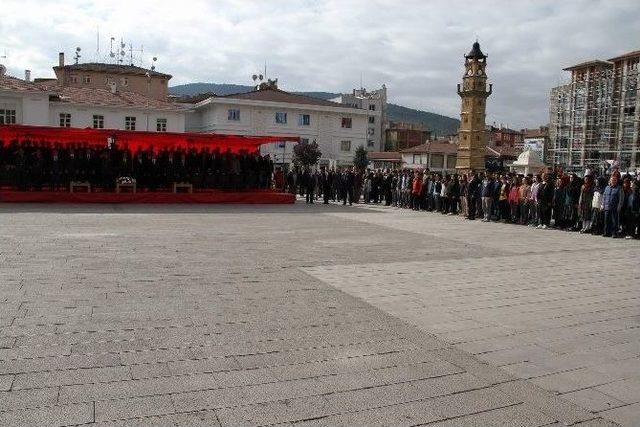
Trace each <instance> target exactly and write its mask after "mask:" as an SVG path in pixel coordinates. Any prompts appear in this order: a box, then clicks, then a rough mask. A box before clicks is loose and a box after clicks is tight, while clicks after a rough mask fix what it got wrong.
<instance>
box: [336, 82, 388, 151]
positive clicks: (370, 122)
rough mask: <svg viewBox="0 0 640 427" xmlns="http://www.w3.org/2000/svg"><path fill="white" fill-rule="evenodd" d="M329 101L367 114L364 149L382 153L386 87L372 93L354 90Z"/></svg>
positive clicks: (385, 113) (385, 125) (385, 123)
mask: <svg viewBox="0 0 640 427" xmlns="http://www.w3.org/2000/svg"><path fill="white" fill-rule="evenodd" d="M331 101H334V102H337V103H340V104H343V105H348V106H351V107H354V108H359V109H362V110H365V111H367V112H368V116H367V130H366V133H367V134H366V140H367V144H366V146H365V148H366V149H367V150H369V151H383V150H384V138H385V129H386V128H387V125H388V123H387V87H386V86H385V85H382V88H380V89H377V90H372V91H367V90H366V89H364V88H360V89H354V90H353V92H352V93H346V94H342V95H340V96H339V97H337V98H334V99H332V100H331Z"/></svg>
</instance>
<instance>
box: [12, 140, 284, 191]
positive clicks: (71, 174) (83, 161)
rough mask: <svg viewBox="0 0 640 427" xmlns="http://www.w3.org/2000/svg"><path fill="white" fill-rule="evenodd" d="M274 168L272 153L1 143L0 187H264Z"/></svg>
mask: <svg viewBox="0 0 640 427" xmlns="http://www.w3.org/2000/svg"><path fill="white" fill-rule="evenodd" d="M273 170H274V167H273V162H272V160H271V159H270V158H269V157H267V156H265V157H263V156H261V155H260V153H250V152H246V151H245V152H240V153H233V152H231V151H230V150H226V151H220V150H218V149H208V148H204V149H199V150H196V149H194V148H190V149H187V148H161V149H154V147H147V148H146V149H141V148H138V149H136V150H130V149H129V148H128V147H127V146H126V145H124V146H121V147H118V146H116V145H115V144H112V145H111V146H107V145H106V144H105V146H102V147H96V146H90V145H88V144H71V145H62V144H52V143H40V142H31V141H25V142H23V143H18V142H17V141H13V142H10V143H8V144H5V143H4V142H3V141H0V186H2V187H5V188H10V189H12V190H18V191H64V190H66V189H68V188H69V185H70V183H71V182H74V181H76V182H78V181H79V182H87V183H89V184H91V186H92V187H93V188H96V189H100V190H101V191H112V190H114V189H115V186H116V180H118V179H123V178H125V179H131V180H136V182H137V188H138V190H139V191H140V190H142V191H145V190H148V191H159V190H163V189H168V188H170V187H171V185H172V183H174V182H188V183H190V184H192V185H193V188H194V189H228V190H244V189H254V188H263V189H264V188H270V187H271V179H272V175H273Z"/></svg>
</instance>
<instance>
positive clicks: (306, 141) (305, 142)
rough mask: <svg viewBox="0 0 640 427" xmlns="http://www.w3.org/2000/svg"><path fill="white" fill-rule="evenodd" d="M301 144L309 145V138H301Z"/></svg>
mask: <svg viewBox="0 0 640 427" xmlns="http://www.w3.org/2000/svg"><path fill="white" fill-rule="evenodd" d="M300 142H301V143H303V144H308V143H309V138H300Z"/></svg>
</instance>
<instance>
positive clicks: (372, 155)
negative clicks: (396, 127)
mask: <svg viewBox="0 0 640 427" xmlns="http://www.w3.org/2000/svg"><path fill="white" fill-rule="evenodd" d="M367 158H368V159H369V160H386V161H388V162H401V161H402V155H401V154H400V153H399V152H397V151H372V152H369V153H367Z"/></svg>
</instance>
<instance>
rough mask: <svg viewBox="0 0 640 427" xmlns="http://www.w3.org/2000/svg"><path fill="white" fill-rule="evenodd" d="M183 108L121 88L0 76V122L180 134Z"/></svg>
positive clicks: (183, 116) (183, 114)
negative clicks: (76, 85)
mask: <svg viewBox="0 0 640 427" xmlns="http://www.w3.org/2000/svg"><path fill="white" fill-rule="evenodd" d="M186 112H187V109H186V108H185V106H184V105H182V104H176V103H171V102H167V101H164V100H160V99H154V98H152V97H147V96H145V95H141V94H139V93H135V92H130V91H125V90H122V89H121V88H116V87H115V86H114V87H111V88H107V87H105V88H95V87H75V86H60V85H58V81H57V80H55V79H48V80H46V81H43V82H42V83H39V82H32V81H30V80H27V79H24V80H23V79H18V78H15V77H11V76H7V75H0V124H22V125H31V126H60V127H74V128H98V129H119V130H136V131H151V132H184V128H185V114H186Z"/></svg>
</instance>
